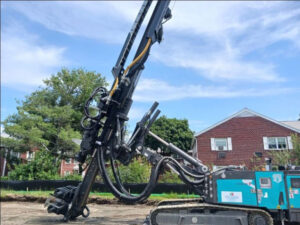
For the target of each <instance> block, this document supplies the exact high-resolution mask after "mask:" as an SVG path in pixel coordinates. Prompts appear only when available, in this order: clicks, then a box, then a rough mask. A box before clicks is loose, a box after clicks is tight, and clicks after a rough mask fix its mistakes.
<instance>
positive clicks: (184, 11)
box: [153, 1, 300, 82]
mask: <svg viewBox="0 0 300 225" xmlns="http://www.w3.org/2000/svg"><path fill="white" fill-rule="evenodd" d="M173 15H174V17H173V18H172V20H171V21H170V22H169V23H168V24H166V26H165V28H166V32H165V33H166V34H165V39H166V42H164V43H163V44H162V46H160V48H157V49H156V52H153V55H154V58H155V59H156V60H158V61H161V62H163V63H165V64H167V65H169V66H177V67H184V68H192V69H194V70H196V71H197V72H198V73H199V74H200V75H202V76H203V77H205V78H208V79H210V80H213V81H220V80H232V81H238V82H241V81H247V82H249V81H250V82H278V81H283V80H285V79H284V77H283V76H282V75H280V74H279V73H278V72H277V68H276V66H277V65H276V64H275V63H274V62H272V61H267V60H266V59H264V60H262V57H261V56H259V51H260V50H264V49H265V48H267V47H270V46H272V45H273V44H276V43H279V42H283V41H287V42H289V43H290V44H291V45H292V46H296V47H298V48H295V49H294V51H298V52H299V50H300V21H299V17H300V8H299V6H298V5H297V4H295V3H293V2H247V1H243V2H203V1H200V2H182V1H178V2H176V5H175V8H174V10H173ZM269 51H270V50H269ZM283 52H284V51H283ZM252 53H255V54H256V55H257V57H256V58H255V59H253V57H252V58H251V57H250V58H248V55H249V54H252ZM289 54H290V51H288V50H285V53H284V54H282V55H281V56H284V55H289Z"/></svg>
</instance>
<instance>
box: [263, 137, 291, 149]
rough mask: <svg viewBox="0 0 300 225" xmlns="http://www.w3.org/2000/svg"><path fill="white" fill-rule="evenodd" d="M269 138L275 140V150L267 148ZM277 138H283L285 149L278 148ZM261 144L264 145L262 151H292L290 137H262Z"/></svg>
mask: <svg viewBox="0 0 300 225" xmlns="http://www.w3.org/2000/svg"><path fill="white" fill-rule="evenodd" d="M270 138H275V142H276V148H270V147H269V139H270ZM279 138H284V140H285V145H286V148H279V147H278V139H279ZM263 144H264V149H265V150H271V151H272V150H287V149H293V143H292V139H291V137H290V136H287V137H284V136H281V137H263Z"/></svg>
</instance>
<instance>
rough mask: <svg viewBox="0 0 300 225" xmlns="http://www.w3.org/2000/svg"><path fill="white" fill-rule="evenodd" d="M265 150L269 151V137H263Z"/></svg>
mask: <svg viewBox="0 0 300 225" xmlns="http://www.w3.org/2000/svg"><path fill="white" fill-rule="evenodd" d="M263 143H264V150H269V142H268V137H263Z"/></svg>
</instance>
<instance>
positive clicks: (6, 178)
mask: <svg viewBox="0 0 300 225" xmlns="http://www.w3.org/2000/svg"><path fill="white" fill-rule="evenodd" d="M0 180H3V181H4V180H8V176H4V177H1V178H0Z"/></svg>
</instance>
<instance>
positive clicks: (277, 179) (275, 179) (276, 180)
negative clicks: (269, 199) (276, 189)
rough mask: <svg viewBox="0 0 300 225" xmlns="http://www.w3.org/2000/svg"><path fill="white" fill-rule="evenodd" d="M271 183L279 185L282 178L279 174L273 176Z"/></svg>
mask: <svg viewBox="0 0 300 225" xmlns="http://www.w3.org/2000/svg"><path fill="white" fill-rule="evenodd" d="M273 181H274V182H275V183H280V182H281V181H282V176H281V174H273Z"/></svg>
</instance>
